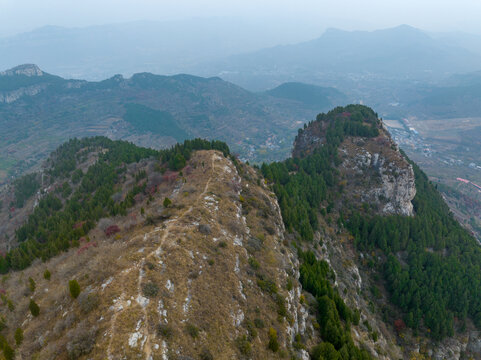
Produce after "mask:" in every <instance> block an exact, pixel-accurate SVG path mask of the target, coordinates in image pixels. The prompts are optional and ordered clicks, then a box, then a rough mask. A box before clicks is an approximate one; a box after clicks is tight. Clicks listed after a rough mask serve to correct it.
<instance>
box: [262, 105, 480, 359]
mask: <svg viewBox="0 0 481 360" xmlns="http://www.w3.org/2000/svg"><path fill="white" fill-rule="evenodd" d="M373 115H374V113H373V112H371V111H370V109H367V108H366V107H363V106H349V107H346V108H338V109H335V110H333V111H331V112H329V113H328V114H320V115H319V116H318V118H317V120H316V121H317V122H318V123H319V122H320V123H321V124H324V127H325V132H324V133H323V134H322V136H321V137H320V138H322V141H320V142H322V144H319V143H318V144H317V146H314V147H313V148H314V150H312V147H311V148H310V149H311V150H312V151H306V152H305V153H304V154H302V156H301V157H295V158H292V159H288V160H286V161H284V162H278V163H272V164H269V165H267V164H264V165H263V166H262V172H263V174H264V176H265V177H266V179H267V180H268V181H269V183H271V184H272V187H273V190H274V191H275V193H276V195H277V197H278V199H279V204H280V207H281V211H282V215H283V220H284V223H285V225H286V228H287V230H288V231H289V232H292V233H294V234H296V236H297V237H298V238H299V239H300V240H302V241H303V242H307V243H310V244H313V241H314V239H317V238H318V237H316V235H315V234H316V232H317V231H318V230H320V225H319V224H320V220H319V219H321V220H322V221H321V222H322V223H323V224H332V225H333V226H336V227H337V228H338V229H339V231H340V232H341V233H342V232H346V231H347V232H349V233H350V234H351V236H352V237H351V239H352V242H353V245H354V246H355V247H356V248H357V249H358V251H359V253H361V254H363V256H364V258H365V257H367V260H368V262H369V267H370V269H372V270H375V273H377V274H379V275H378V276H381V277H382V279H383V283H384V284H385V288H386V290H387V291H388V292H389V300H390V302H392V304H394V305H395V306H396V307H397V313H398V314H399V315H395V314H392V315H391V316H394V318H391V321H394V320H395V319H396V318H397V317H400V318H401V319H403V320H404V323H405V324H406V325H407V326H408V327H410V328H412V329H413V333H414V334H419V335H422V336H426V337H431V338H432V339H434V340H441V339H443V338H445V337H448V336H453V335H454V333H455V332H461V333H463V332H464V331H465V329H466V322H467V321H470V320H472V321H473V322H474V324H475V325H476V326H477V327H478V329H479V328H481V322H480V319H481V318H480V316H481V302H480V300H479V296H478V295H479V294H480V293H481V279H480V277H479V274H480V270H481V249H480V248H479V244H477V242H476V241H475V239H474V238H472V237H471V236H470V234H468V233H467V231H465V230H464V229H463V228H462V227H461V226H460V224H459V223H457V222H456V221H455V220H454V218H453V216H452V214H451V213H450V211H449V208H448V207H447V205H446V204H445V203H444V201H443V199H442V197H441V196H440V194H439V193H438V191H437V190H436V188H435V186H434V185H433V184H432V183H431V182H430V181H429V180H428V179H427V177H426V175H425V174H424V173H423V172H422V171H421V170H420V169H419V168H418V167H417V166H416V165H415V164H412V166H413V168H414V174H415V183H416V196H415V198H414V199H413V205H414V216H400V215H382V216H381V215H380V214H379V213H377V212H376V211H375V208H373V207H372V204H368V203H360V202H358V201H356V200H355V198H354V197H353V196H352V195H351V196H350V195H349V194H346V189H345V188H344V185H345V184H344V183H343V179H342V177H341V174H340V172H339V169H340V165H341V163H342V162H343V160H342V156H343V153H341V152H339V151H338V148H339V145H340V144H341V143H343V141H345V140H346V139H347V138H352V137H354V138H359V139H360V138H364V139H366V138H369V137H376V136H377V135H379V130H378V128H380V123H379V121H378V120H376V117H373ZM312 126H313V124H310V125H309V126H308V127H307V129H309V128H310V127H312ZM304 131H306V130H300V132H299V136H298V138H299V137H300V136H301V134H302V133H303V132H304ZM349 198H351V200H349ZM341 199H342V201H340V200H341ZM316 241H317V240H316ZM309 246H314V247H315V243H314V244H313V245H309ZM305 259H309V257H307V258H306V257H305ZM309 261H311V262H312V261H313V260H312V258H311V260H309ZM301 269H302V267H301ZM319 269H320V270H318V272H319V273H320V274H323V273H325V272H326V270H321V269H322V267H320V268H319ZM302 273H303V272H302V270H301V279H302V280H303V285H304V286H305V287H307V288H308V289H309V288H312V284H310V283H309V282H307V283H306V280H305V278H303V277H302ZM324 276H325V275H324ZM319 277H322V276H319ZM311 281H312V280H311ZM322 295H324V294H321V295H319V297H320V296H322ZM323 301H324V302H325V301H326V300H323ZM336 305H337V310H338V311H341V312H342V307H339V305H338V304H337V303H336ZM321 312H322V310H321ZM468 319H470V320H468ZM325 336H326V334H325V333H324V334H323V338H324V337H325ZM335 347H336V349H337V350H338V351H339V350H340V349H341V346H340V344H337V346H335Z"/></svg>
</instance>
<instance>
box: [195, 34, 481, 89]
mask: <svg viewBox="0 0 481 360" xmlns="http://www.w3.org/2000/svg"><path fill="white" fill-rule="evenodd" d="M480 49H481V46H480ZM480 69H481V54H480V53H476V52H474V51H472V47H471V50H468V49H466V48H464V47H463V46H462V43H461V42H460V41H459V42H454V41H453V40H452V39H448V38H435V37H433V36H431V35H429V34H428V33H426V32H424V31H422V30H419V29H416V28H413V27H410V26H407V25H402V26H399V27H395V28H391V29H385V30H377V31H343V30H338V29H329V30H327V31H326V32H325V33H324V34H323V35H322V36H321V37H319V38H318V39H315V40H312V41H307V42H304V43H299V44H294V45H286V46H276V47H272V48H268V49H263V50H260V51H256V52H252V53H248V54H241V55H234V56H230V57H228V58H226V59H224V60H222V61H219V62H216V63H209V64H206V65H205V68H204V69H203V71H205V72H206V73H213V72H216V71H218V72H221V73H222V74H223V77H224V78H225V79H227V80H229V81H233V82H235V83H238V84H240V85H241V86H245V87H247V88H252V89H261V88H263V87H269V86H272V85H273V84H276V83H278V82H285V81H293V79H295V80H296V81H303V82H305V81H310V82H326V81H329V80H332V79H333V78H338V77H341V78H343V79H351V80H356V79H357V80H363V79H376V78H381V79H382V78H391V79H397V80H406V79H418V80H432V79H438V78H441V77H444V76H446V75H447V74H453V73H463V72H469V71H475V70H480Z"/></svg>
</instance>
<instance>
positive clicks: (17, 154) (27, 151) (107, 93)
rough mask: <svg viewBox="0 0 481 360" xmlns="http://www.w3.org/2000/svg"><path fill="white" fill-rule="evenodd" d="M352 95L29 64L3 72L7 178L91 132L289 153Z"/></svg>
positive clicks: (1, 160)
mask: <svg viewBox="0 0 481 360" xmlns="http://www.w3.org/2000/svg"><path fill="white" fill-rule="evenodd" d="M292 86H294V87H295V89H294V90H295V91H294V92H292ZM297 88H299V89H302V93H299V92H298V91H297V90H296V89H297ZM289 89H291V90H289ZM298 95H303V96H301V97H299V96H298ZM346 101H347V98H346V96H345V95H344V94H342V93H341V92H339V91H337V90H335V89H332V88H327V89H324V88H321V87H318V86H310V85H304V84H297V85H295V84H294V85H293V84H286V85H285V86H282V87H280V88H278V89H274V90H272V91H270V92H267V93H262V94H261V93H259V94H256V93H252V92H249V91H247V90H244V89H242V88H241V87H239V86H237V85H234V84H231V83H229V82H226V81H224V80H221V79H220V78H217V77H213V78H201V77H196V76H191V75H175V76H158V75H153V74H150V73H140V74H135V75H133V76H132V77H131V78H127V79H126V78H124V77H122V76H121V75H116V76H114V77H112V78H109V79H107V80H104V81H100V82H88V81H84V80H66V79H63V78H61V77H58V76H54V75H50V74H48V73H45V72H43V71H42V70H41V69H40V68H39V67H37V66H36V65H22V66H18V67H15V68H13V69H11V70H8V71H4V72H2V73H0V132H1V133H2V134H5V136H2V137H1V138H0V149H1V151H0V153H1V155H0V182H1V179H2V178H3V179H4V178H5V176H6V174H7V173H8V171H9V170H12V169H15V171H17V172H20V173H21V172H22V171H23V170H25V169H28V168H30V167H31V166H34V165H37V164H38V162H39V160H41V159H43V158H44V157H45V156H46V155H47V154H48V153H49V152H50V151H51V150H52V149H54V148H55V147H56V146H58V145H59V144H60V143H62V142H63V141H65V140H66V139H68V138H72V137H82V136H90V135H104V136H109V137H110V138H113V139H124V140H129V141H132V142H135V143H137V144H140V145H143V146H150V147H154V148H162V147H166V146H171V145H173V144H174V143H176V142H178V141H182V140H184V139H186V138H193V137H202V138H209V139H222V140H225V141H227V142H228V143H229V144H230V145H231V146H232V148H233V149H234V151H235V152H237V153H239V155H240V156H241V157H242V158H244V159H247V160H251V161H252V160H254V161H263V160H270V159H280V158H285V157H286V156H288V154H289V151H290V143H291V141H292V139H293V137H294V136H295V133H296V130H297V128H298V127H299V126H300V125H302V124H303V123H304V122H307V121H309V120H311V119H312V118H313V117H314V116H315V114H316V113H318V112H319V111H322V110H325V109H328V108H330V107H332V106H335V105H341V104H343V103H344V102H346ZM306 103H308V105H306ZM267 149H269V151H267ZM2 171H3V174H2V173H1V172H2Z"/></svg>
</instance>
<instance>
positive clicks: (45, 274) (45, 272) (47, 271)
mask: <svg viewBox="0 0 481 360" xmlns="http://www.w3.org/2000/svg"><path fill="white" fill-rule="evenodd" d="M51 275H52V274H50V271H49V270H48V269H45V271H44V273H43V278H44V279H45V280H50V276H51Z"/></svg>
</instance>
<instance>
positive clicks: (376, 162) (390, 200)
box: [293, 121, 416, 216]
mask: <svg viewBox="0 0 481 360" xmlns="http://www.w3.org/2000/svg"><path fill="white" fill-rule="evenodd" d="M328 125H329V124H328V122H323V121H316V122H313V123H311V124H310V125H309V127H307V128H306V129H305V130H304V131H302V132H300V134H299V135H298V137H297V139H296V142H295V144H294V150H293V156H294V157H296V156H304V155H308V154H310V153H312V152H313V151H314V150H315V149H316V148H318V147H320V146H323V144H324V143H325V141H326V139H325V131H326V128H327V126H328ZM338 152H339V157H340V159H341V160H342V163H341V164H340V165H339V166H338V170H339V171H340V173H341V177H342V179H343V180H342V183H343V186H344V189H345V192H344V193H345V198H346V199H349V200H350V201H354V202H359V203H368V204H370V206H376V207H377V210H378V212H379V213H381V214H399V215H407V216H411V215H413V205H412V203H411V201H412V199H413V198H414V196H415V195H416V186H415V183H414V172H413V169H412V166H411V165H410V164H409V163H408V162H407V161H406V159H405V158H404V157H403V155H402V154H401V153H400V151H399V148H398V147H397V145H396V144H395V143H394V141H393V140H392V139H391V137H390V135H389V133H388V132H387V131H386V130H385V129H384V128H383V127H382V126H380V127H379V136H377V137H373V138H367V137H354V136H348V137H346V138H345V139H344V141H343V142H342V143H341V144H340V146H339V148H338Z"/></svg>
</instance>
